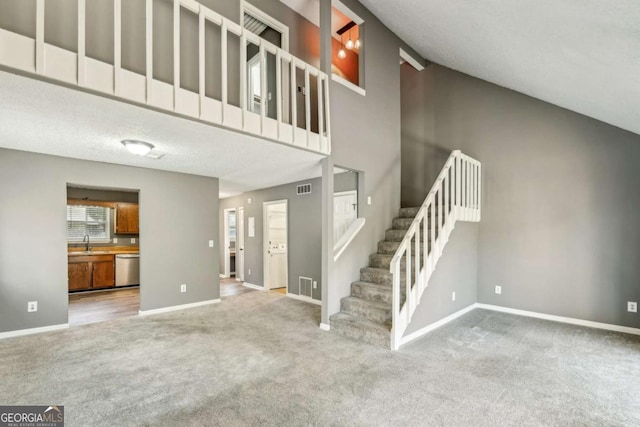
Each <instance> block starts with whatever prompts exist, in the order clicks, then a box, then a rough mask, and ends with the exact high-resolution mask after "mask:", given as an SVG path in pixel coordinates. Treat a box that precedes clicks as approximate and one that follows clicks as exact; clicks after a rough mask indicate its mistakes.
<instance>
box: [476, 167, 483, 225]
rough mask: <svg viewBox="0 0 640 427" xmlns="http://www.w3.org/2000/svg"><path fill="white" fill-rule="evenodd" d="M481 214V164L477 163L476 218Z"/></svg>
mask: <svg viewBox="0 0 640 427" xmlns="http://www.w3.org/2000/svg"><path fill="white" fill-rule="evenodd" d="M481 216H482V164H481V163H478V218H477V220H478V221H480V218H481Z"/></svg>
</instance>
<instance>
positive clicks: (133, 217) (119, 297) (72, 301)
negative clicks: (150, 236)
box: [66, 185, 141, 326]
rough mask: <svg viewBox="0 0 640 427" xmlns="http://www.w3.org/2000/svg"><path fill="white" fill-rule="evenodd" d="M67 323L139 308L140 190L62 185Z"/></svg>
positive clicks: (119, 314) (92, 320) (124, 314)
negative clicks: (66, 279)
mask: <svg viewBox="0 0 640 427" xmlns="http://www.w3.org/2000/svg"><path fill="white" fill-rule="evenodd" d="M66 226H67V227H66V228H67V267H68V295H69V324H70V325H71V326H75V325H81V324H86V323H95V322H101V321H106V320H113V319H118V318H121V317H128V316H135V315H137V314H138V312H139V308H140V284H141V281H140V221H139V191H138V190H128V189H126V190H123V189H107V188H96V187H86V186H81V185H68V186H67V205H66Z"/></svg>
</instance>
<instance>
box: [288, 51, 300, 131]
mask: <svg viewBox="0 0 640 427" xmlns="http://www.w3.org/2000/svg"><path fill="white" fill-rule="evenodd" d="M290 66H291V76H290V77H291V78H290V79H289V80H290V82H291V127H292V129H293V135H292V138H293V142H294V143H295V141H296V127H298V105H297V101H298V100H297V98H296V85H297V83H296V80H297V78H296V74H297V73H296V63H295V61H294V60H293V59H292V60H291V64H290Z"/></svg>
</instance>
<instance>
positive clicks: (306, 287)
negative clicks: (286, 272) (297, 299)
mask: <svg viewBox="0 0 640 427" xmlns="http://www.w3.org/2000/svg"><path fill="white" fill-rule="evenodd" d="M298 282H299V284H300V296H302V297H309V298H312V293H313V279H312V278H311V277H303V276H300V277H299V278H298Z"/></svg>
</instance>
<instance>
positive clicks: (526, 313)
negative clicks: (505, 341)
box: [476, 303, 640, 335]
mask: <svg viewBox="0 0 640 427" xmlns="http://www.w3.org/2000/svg"><path fill="white" fill-rule="evenodd" d="M476 308H482V309H484V310H492V311H499V312H501V313H508V314H515V315H518V316H526V317H535V318H536V319H544V320H551V321H552V322H560V323H569V324H571V325H578V326H586V327H588V328H596V329H604V330H607V331H614V332H623V333H625V334H632V335H640V329H638V328H631V327H629V326H620V325H612V324H610V323H600V322H592V321H591V320H582V319H576V318H573V317H564V316H556V315H553V314H544V313H537V312H535V311H526V310H518V309H515V308H509V307H502V306H499V305H491V304H480V303H477V304H476Z"/></svg>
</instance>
